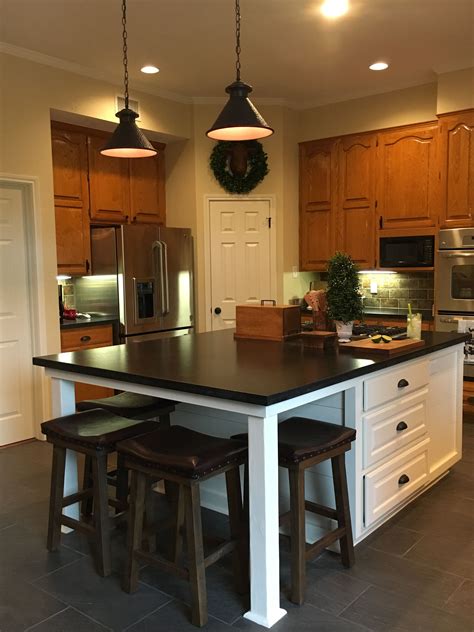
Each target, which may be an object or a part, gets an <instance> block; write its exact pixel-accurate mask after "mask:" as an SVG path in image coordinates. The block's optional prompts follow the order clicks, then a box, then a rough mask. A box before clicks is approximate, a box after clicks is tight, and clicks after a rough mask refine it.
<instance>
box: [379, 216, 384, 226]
mask: <svg viewBox="0 0 474 632" xmlns="http://www.w3.org/2000/svg"><path fill="white" fill-rule="evenodd" d="M379 228H383V217H382V215H381V216H380V217H379Z"/></svg>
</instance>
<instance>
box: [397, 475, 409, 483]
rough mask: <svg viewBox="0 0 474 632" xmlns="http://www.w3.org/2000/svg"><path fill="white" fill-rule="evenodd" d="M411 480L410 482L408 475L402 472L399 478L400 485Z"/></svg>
mask: <svg viewBox="0 0 474 632" xmlns="http://www.w3.org/2000/svg"><path fill="white" fill-rule="evenodd" d="M409 482H410V479H409V478H408V476H407V475H406V474H402V475H401V476H400V478H399V479H398V484H399V485H406V484H407V483H409Z"/></svg>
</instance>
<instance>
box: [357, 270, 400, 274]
mask: <svg viewBox="0 0 474 632" xmlns="http://www.w3.org/2000/svg"><path fill="white" fill-rule="evenodd" d="M359 274H398V272H397V271H396V270H359Z"/></svg>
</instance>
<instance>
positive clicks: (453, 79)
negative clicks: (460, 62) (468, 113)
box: [437, 68, 474, 114]
mask: <svg viewBox="0 0 474 632" xmlns="http://www.w3.org/2000/svg"><path fill="white" fill-rule="evenodd" d="M469 108H474V68H465V69H464V70H457V71H455V72H446V73H443V74H441V75H438V105H437V111H438V114H443V112H456V111H457V110H467V109H469Z"/></svg>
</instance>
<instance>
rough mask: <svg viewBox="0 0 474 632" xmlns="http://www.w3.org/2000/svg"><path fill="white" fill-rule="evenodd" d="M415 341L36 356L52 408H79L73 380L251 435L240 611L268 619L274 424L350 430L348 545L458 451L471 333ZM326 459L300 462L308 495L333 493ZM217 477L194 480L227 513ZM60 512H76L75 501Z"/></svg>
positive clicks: (164, 347)
mask: <svg viewBox="0 0 474 632" xmlns="http://www.w3.org/2000/svg"><path fill="white" fill-rule="evenodd" d="M423 338H424V340H425V342H426V344H425V346H424V347H421V348H419V349H416V350H414V351H410V352H406V353H404V354H401V355H398V356H396V357H393V358H390V357H389V358H386V357H384V358H378V357H374V358H372V359H367V358H360V357H357V356H354V355H352V354H347V353H339V352H338V350H337V349H336V350H334V351H331V352H323V351H318V350H314V349H311V348H308V347H306V346H304V345H303V344H302V342H298V341H294V342H291V343H290V342H286V343H285V342H282V343H280V342H267V341H255V340H234V331H233V330H224V331H217V332H211V333H203V334H193V335H189V336H181V337H177V338H166V339H161V340H152V341H147V342H139V343H137V344H134V345H117V346H112V347H104V348H100V349H90V350H87V351H85V350H83V351H77V352H70V353H64V354H59V355H54V356H45V357H38V358H34V359H33V363H34V364H35V365H36V366H41V367H45V368H46V375H47V376H48V377H50V378H51V385H52V390H53V398H52V401H53V414H54V415H55V416H59V415H67V414H71V413H73V412H74V411H75V398H74V382H75V381H78V382H86V383H89V384H97V385H101V386H107V387H109V388H116V389H122V390H125V391H130V392H135V393H142V394H145V395H151V396H154V397H163V398H167V399H171V400H174V401H176V402H177V406H176V410H175V412H174V413H173V414H172V423H173V424H180V425H183V426H187V427H190V428H193V429H195V430H198V431H201V432H206V433H209V434H212V435H218V436H231V435H233V434H236V433H238V432H245V431H247V432H248V437H249V442H248V443H249V491H250V502H249V511H250V548H251V553H252V556H251V571H250V586H251V596H250V610H249V612H247V613H246V614H245V617H246V618H248V619H250V620H252V621H254V622H256V623H259V624H260V625H263V626H265V627H272V626H273V625H274V624H275V623H276V622H277V621H278V620H279V619H281V618H282V617H283V616H284V614H285V611H284V610H283V609H281V608H280V571H279V507H280V506H288V498H287V497H286V494H287V488H286V487H285V486H284V485H283V486H281V487H279V485H278V480H279V473H278V472H279V470H278V447H277V446H278V422H279V421H282V420H283V419H288V418H290V417H292V416H294V415H297V416H303V417H308V418H313V419H320V420H322V421H329V422H331V423H336V424H339V425H345V426H348V427H351V428H354V429H355V430H356V433H357V439H356V441H355V442H354V445H353V447H352V449H351V450H350V452H348V453H347V455H346V469H347V477H348V488H349V501H350V506H351V513H352V524H353V532H354V541H355V543H358V542H360V541H362V540H363V539H364V538H365V537H367V535H369V534H370V533H372V532H373V531H374V530H375V529H377V528H378V527H380V526H381V525H382V524H383V523H384V522H386V521H387V520H388V519H389V518H391V517H392V516H393V515H394V514H395V513H396V512H398V511H400V509H402V508H403V507H404V506H406V505H407V504H408V503H410V502H412V501H413V499H414V498H416V497H417V496H419V495H420V494H422V493H423V492H424V491H426V489H428V488H429V487H430V486H431V485H433V484H434V483H435V482H436V481H437V480H438V479H439V478H440V477H442V476H444V475H445V474H446V473H447V471H448V470H449V468H450V467H451V466H452V465H453V464H454V463H456V462H457V461H458V460H459V459H460V458H461V448H462V445H461V442H462V434H461V428H462V386H463V382H462V373H463V358H464V353H463V352H464V344H463V343H464V341H465V340H466V339H467V338H468V335H467V334H454V333H444V332H443V333H438V332H436V333H424V334H423ZM402 420H403V421H404V428H403V429H402V430H403V431H402V432H400V431H399V430H400V428H399V426H400V422H401V421H402ZM326 465H327V464H322V465H318V466H316V467H315V468H310V469H309V470H308V472H307V474H306V477H305V478H306V485H307V490H308V496H309V497H317V498H318V499H319V498H321V500H322V501H324V500H326V499H329V498H331V497H332V495H333V491H332V483H333V482H332V479H331V468H330V466H329V467H326ZM218 479H220V477H216V478H214V479H212V480H210V481H206V482H204V483H203V484H202V491H201V499H202V504H203V505H204V506H206V507H209V508H212V509H214V510H217V511H222V512H225V511H226V509H225V502H224V501H225V493H224V492H223V489H222V486H221V481H219V480H218ZM400 480H402V481H404V482H403V483H400ZM65 489H66V490H67V493H75V491H77V489H78V481H77V462H76V456H75V453H74V452H69V451H68V453H67V461H66V482H65ZM279 495H280V496H281V497H280V498H279ZM65 512H66V513H68V515H71V516H73V517H76V516H78V514H79V506H78V505H71V506H70V507H68V508H65ZM321 520H322V522H318V517H317V516H310V517H308V520H307V525H306V533H307V538H308V540H310V541H311V540H315V539H316V538H318V537H321V535H323V533H324V532H326V531H327V526H328V525H327V519H326V518H323V519H321Z"/></svg>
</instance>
